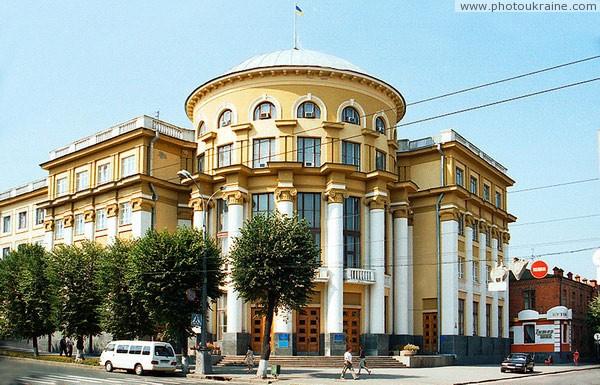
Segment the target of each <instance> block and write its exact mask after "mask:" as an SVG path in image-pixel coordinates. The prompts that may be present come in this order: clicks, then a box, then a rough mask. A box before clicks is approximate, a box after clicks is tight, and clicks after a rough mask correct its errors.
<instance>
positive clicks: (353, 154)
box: [342, 140, 360, 170]
mask: <svg viewBox="0 0 600 385" xmlns="http://www.w3.org/2000/svg"><path fill="white" fill-rule="evenodd" d="M342 163H343V164H353V165H355V166H356V167H357V168H358V169H359V170H360V144H359V143H352V142H348V141H345V140H344V141H342Z"/></svg>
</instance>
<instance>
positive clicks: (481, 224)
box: [479, 219, 491, 235]
mask: <svg viewBox="0 0 600 385" xmlns="http://www.w3.org/2000/svg"><path fill="white" fill-rule="evenodd" d="M490 228H491V226H490V225H489V224H488V223H487V222H486V221H485V220H483V219H482V220H480V221H479V232H480V233H485V234H486V235H487V232H488V230H489V229H490Z"/></svg>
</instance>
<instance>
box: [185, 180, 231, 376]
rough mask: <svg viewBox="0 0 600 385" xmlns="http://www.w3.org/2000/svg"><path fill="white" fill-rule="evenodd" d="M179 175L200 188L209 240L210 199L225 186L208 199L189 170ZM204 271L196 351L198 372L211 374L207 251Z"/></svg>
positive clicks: (205, 236)
mask: <svg viewBox="0 0 600 385" xmlns="http://www.w3.org/2000/svg"><path fill="white" fill-rule="evenodd" d="M177 175H179V177H180V178H183V179H189V180H191V181H192V182H193V183H194V185H195V186H196V188H197V189H198V195H199V196H200V199H202V202H203V203H204V223H203V225H202V232H203V236H204V239H205V240H207V239H208V233H207V231H206V228H207V226H206V224H207V221H208V205H209V204H210V201H211V200H212V199H213V197H214V196H215V195H216V194H217V193H218V192H219V191H221V190H223V188H222V187H221V188H220V189H219V190H217V191H215V192H214V193H213V194H212V195H211V196H210V197H209V198H208V199H204V198H203V197H202V195H201V194H200V186H199V185H198V183H197V182H196V180H195V179H194V177H193V176H192V174H191V173H190V172H189V171H188V170H181V171H178V172H177ZM202 272H203V273H204V276H203V278H202V295H201V297H200V301H201V302H200V306H201V312H202V319H201V322H200V347H199V348H198V350H197V351H196V373H201V374H210V373H212V358H211V355H210V354H209V352H208V349H207V348H206V302H207V300H208V294H207V290H208V271H207V268H206V253H204V254H203V256H202Z"/></svg>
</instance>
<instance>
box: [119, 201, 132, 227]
mask: <svg viewBox="0 0 600 385" xmlns="http://www.w3.org/2000/svg"><path fill="white" fill-rule="evenodd" d="M119 224H120V225H130V224H131V203H130V202H126V203H121V204H120V205H119Z"/></svg>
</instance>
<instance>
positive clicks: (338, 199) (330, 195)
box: [324, 189, 348, 203]
mask: <svg viewBox="0 0 600 385" xmlns="http://www.w3.org/2000/svg"><path fill="white" fill-rule="evenodd" d="M324 196H325V197H326V199H327V203H344V198H346V197H347V196H348V193H347V192H346V191H344V190H339V189H329V190H327V191H325V195H324Z"/></svg>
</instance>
